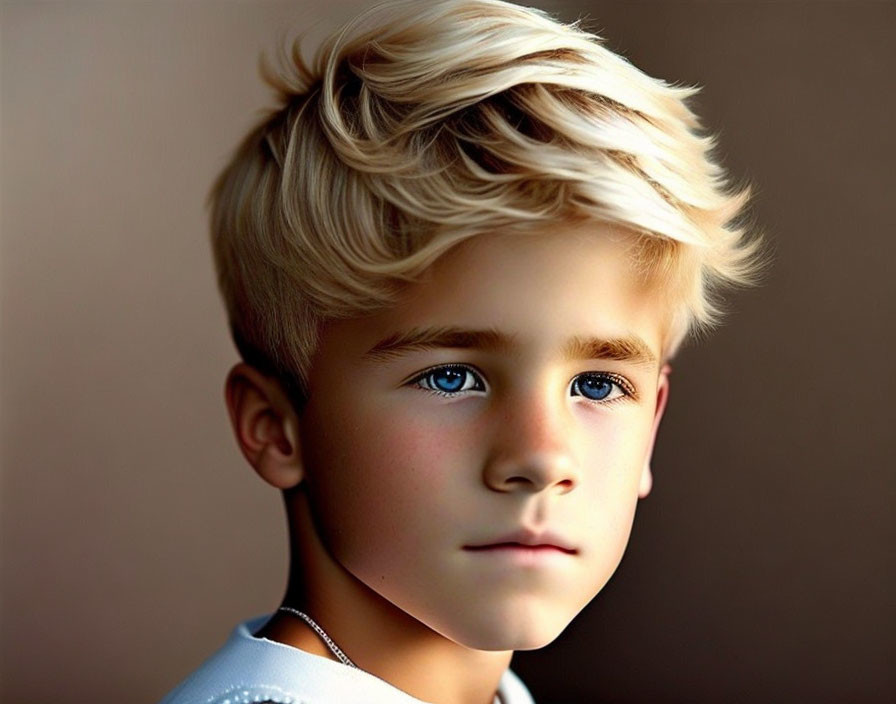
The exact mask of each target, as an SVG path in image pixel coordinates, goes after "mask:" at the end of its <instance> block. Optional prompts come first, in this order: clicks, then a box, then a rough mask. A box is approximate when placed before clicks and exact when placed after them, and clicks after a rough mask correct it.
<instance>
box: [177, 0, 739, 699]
mask: <svg viewBox="0 0 896 704" xmlns="http://www.w3.org/2000/svg"><path fill="white" fill-rule="evenodd" d="M285 63H287V64H289V65H288V66H284V67H283V69H282V71H281V72H280V74H279V75H276V74H275V73H274V72H273V71H271V70H270V69H267V70H266V71H265V73H266V77H267V78H268V80H269V81H270V82H271V83H272V85H274V86H275V88H276V89H277V90H278V91H279V93H280V98H281V107H280V108H279V109H277V110H276V111H274V112H272V113H271V114H270V115H269V116H267V117H266V118H265V119H264V120H263V121H262V122H261V124H259V125H258V126H257V127H256V128H255V129H254V130H253V131H252V132H251V133H250V134H249V135H248V137H247V138H246V139H245V141H244V142H243V143H242V145H241V146H240V147H239V149H238V150H237V153H236V155H235V156H234V158H233V159H232V161H231V162H230V164H229V165H228V166H227V167H226V169H225V170H224V172H223V173H222V174H221V176H220V177H219V179H218V181H217V183H216V185H215V187H214V189H213V193H212V199H211V204H212V240H213V247H214V254H215V262H216V266H217V270H218V274H219V282H220V287H221V290H222V293H223V296H224V300H225V302H226V305H227V309H228V313H229V319H230V323H231V329H232V333H233V337H234V340H235V342H236V344H237V347H238V348H239V351H240V354H241V356H242V358H243V362H242V363H240V364H238V365H236V366H235V367H234V368H233V370H232V371H231V372H230V374H229V376H228V379H227V382H226V401H227V406H228V409H229V412H230V417H231V420H232V423H233V428H234V433H235V436H236V439H237V442H238V444H239V446H240V448H241V450H242V452H243V454H244V455H245V456H246V459H247V460H248V461H249V463H250V464H251V465H252V466H253V467H254V468H255V470H256V471H257V473H258V474H259V475H260V476H261V477H262V479H264V480H265V481H266V482H268V483H269V484H271V485H273V486H274V487H276V488H278V489H280V490H281V491H282V493H283V498H284V502H285V505H286V511H287V515H288V519H289V527H290V539H291V570H290V578H289V583H288V585H287V588H286V594H285V597H284V599H283V604H282V606H281V608H280V609H279V610H278V611H276V612H275V613H274V614H273V615H270V616H265V617H262V618H258V619H254V620H251V621H248V622H245V623H243V624H240V625H239V626H238V627H237V629H236V630H235V631H234V633H233V634H232V636H231V638H230V640H229V641H228V642H227V643H226V644H225V646H224V647H223V648H222V649H221V650H220V651H218V652H217V653H216V654H215V655H214V656H212V658H211V659H210V660H208V661H207V662H206V663H205V664H204V665H203V666H202V667H201V668H200V669H199V670H197V671H196V672H195V673H193V675H191V676H190V677H189V678H188V679H187V680H186V681H185V682H184V683H182V684H181V685H180V687H178V688H177V689H176V690H174V691H173V692H172V693H171V694H170V695H169V696H168V697H167V698H166V699H165V700H164V701H165V702H166V704H185V703H187V702H197V703H198V702H237V701H240V702H241V701H262V700H264V701H273V702H307V703H308V704H313V703H317V702H361V703H363V704H376V703H378V702H383V703H386V702H395V703H399V702H405V703H408V704H409V703H412V702H418V703H419V702H433V703H437V704H491V703H492V702H502V703H503V704H523V703H525V702H531V701H532V700H531V698H530V696H529V694H528V692H527V690H526V689H525V687H524V686H523V685H522V683H521V682H520V681H519V680H518V679H517V678H516V677H515V676H514V675H513V673H512V672H511V671H510V670H509V669H508V665H509V663H510V659H511V656H512V654H513V651H514V650H516V649H533V648H539V647H542V646H544V645H546V644H548V643H550V642H551V641H552V640H554V639H555V638H556V637H557V636H558V635H559V634H560V633H561V632H562V631H563V629H564V628H565V627H566V626H567V624H568V623H569V622H570V621H571V620H572V618H573V617H574V616H575V615H576V614H577V613H578V612H579V611H580V610H581V609H582V608H583V607H584V606H585V605H586V604H587V603H588V602H589V601H590V600H591V599H592V598H593V597H594V596H595V595H596V594H597V593H598V592H599V591H600V589H601V588H602V587H603V585H604V584H605V583H606V581H607V580H608V579H609V577H610V576H611V574H612V573H613V571H614V570H615V569H616V566H617V565H618V563H619V560H620V559H621V557H622V553H623V550H624V548H625V544H626V542H627V540H628V535H629V531H630V529H631V524H632V520H633V517H634V511H635V505H636V503H637V500H638V498H639V497H644V496H646V495H647V494H648V492H649V491H650V488H651V473H650V465H649V463H650V455H651V451H652V447H653V441H654V438H655V436H656V432H657V427H658V425H659V422H660V419H661V418H662V415H663V410H664V408H665V405H666V400H667V398H668V392H669V366H668V360H669V359H670V358H671V357H672V355H673V354H674V353H675V352H676V351H677V349H678V347H679V345H680V344H681V342H682V340H683V338H684V337H685V335H686V334H687V332H688V331H689V330H692V329H693V328H694V327H696V326H701V325H703V326H705V325H706V324H708V323H709V322H710V321H711V320H712V319H713V317H714V314H715V312H716V311H715V308H714V307H713V305H712V301H711V300H710V298H709V293H710V292H711V290H712V289H713V288H714V287H716V286H718V285H719V284H723V283H731V282H744V281H746V280H747V279H748V277H749V275H750V272H751V271H752V269H753V262H754V260H755V256H754V255H755V252H756V244H755V240H752V241H746V240H745V238H744V232H743V230H742V229H739V228H737V227H734V226H732V225H731V222H732V219H733V218H734V217H735V216H736V215H737V214H738V213H739V212H740V210H741V208H742V206H743V204H744V203H745V201H746V199H747V194H746V193H745V192H740V193H731V192H730V191H729V190H728V189H727V188H726V187H725V185H724V178H723V174H722V172H721V169H720V168H719V167H718V166H717V165H715V164H714V163H713V162H712V161H711V159H710V157H709V153H708V150H709V148H710V147H711V145H712V140H711V139H709V138H707V137H705V136H700V135H698V134H697V133H696V130H697V128H698V123H697V121H696V118H695V117H694V115H693V114H692V113H691V111H690V110H689V109H688V108H687V106H686V105H685V103H684V100H685V99H686V98H688V97H689V96H690V95H692V94H693V93H694V92H695V90H694V89H685V88H676V87H671V86H669V85H667V84H665V83H662V82H661V81H658V80H655V79H652V78H649V77H648V76H646V75H644V74H643V73H641V72H640V71H638V70H637V69H636V68H634V67H633V66H631V65H630V64H629V63H627V62H626V61H624V60H623V59H621V58H619V57H618V56H616V55H614V54H612V53H611V52H609V51H607V50H606V49H604V48H603V47H602V46H601V45H600V43H599V41H598V40H597V38H596V37H594V36H592V35H590V34H587V33H585V32H583V31H582V30H580V29H579V28H577V27H575V26H565V25H562V24H559V23H557V22H555V21H553V20H552V19H550V18H549V17H547V16H546V15H544V14H542V13H540V12H539V11H536V10H530V9H525V8H521V7H517V6H515V5H511V4H509V3H505V2H501V1H500V0H444V1H439V2H427V3H419V2H407V1H405V2H399V3H389V4H387V5H385V6H382V7H378V8H375V9H374V10H373V11H372V12H370V13H368V14H367V15H365V16H364V17H362V18H361V19H360V20H358V21H357V22H356V23H354V24H352V25H350V26H349V27H347V28H346V29H345V30H343V31H342V32H340V33H337V34H336V35H334V37H332V38H331V39H330V40H328V42H326V43H325V44H324V46H323V47H322V48H321V50H320V51H319V53H318V56H317V59H316V62H315V64H314V66H313V67H312V68H308V67H306V66H305V65H304V64H303V63H302V60H301V58H300V56H299V52H298V50H297V49H296V50H294V51H293V55H292V57H291V59H290V60H288V61H286V62H285Z"/></svg>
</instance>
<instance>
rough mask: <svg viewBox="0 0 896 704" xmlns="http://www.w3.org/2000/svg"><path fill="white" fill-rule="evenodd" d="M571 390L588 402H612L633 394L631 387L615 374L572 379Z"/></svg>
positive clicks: (591, 375)
mask: <svg viewBox="0 0 896 704" xmlns="http://www.w3.org/2000/svg"><path fill="white" fill-rule="evenodd" d="M572 389H573V392H575V394H576V395H579V396H584V397H585V398H587V399H588V400H589V401H612V400H614V399H617V398H621V397H622V396H632V395H633V394H634V390H633V389H632V388H631V386H630V385H629V384H628V383H627V382H626V381H625V380H624V379H623V378H622V377H617V376H616V375H615V374H582V375H580V376H577V377H576V378H575V379H573V382H572Z"/></svg>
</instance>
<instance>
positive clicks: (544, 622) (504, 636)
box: [443, 614, 575, 651]
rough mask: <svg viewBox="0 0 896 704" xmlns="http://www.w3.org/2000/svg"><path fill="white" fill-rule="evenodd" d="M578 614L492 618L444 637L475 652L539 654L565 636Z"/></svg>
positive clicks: (485, 618) (517, 615) (494, 616)
mask: <svg viewBox="0 0 896 704" xmlns="http://www.w3.org/2000/svg"><path fill="white" fill-rule="evenodd" d="M574 617H575V614H566V615H565V617H561V616H559V615H558V614H537V615H535V616H533V615H532V614H516V615H513V614H508V615H506V616H503V617H500V616H498V615H496V614H490V615H487V616H485V617H483V618H482V619H481V620H479V621H478V622H477V623H470V624H467V626H468V627H467V628H463V630H462V631H460V630H456V631H455V632H454V633H443V635H447V636H448V637H449V638H451V640H453V641H455V642H456V643H459V644H461V645H464V646H466V647H467V648H472V649H475V650H490V651H495V650H501V651H507V650H538V649H539V648H543V647H545V646H546V645H549V644H550V643H552V642H553V641H554V640H556V639H557V637H558V636H559V635H560V634H561V633H563V631H564V630H565V629H566V627H567V626H568V625H569V624H570V622H571V621H572V619H573V618H574Z"/></svg>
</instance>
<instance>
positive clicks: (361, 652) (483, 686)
mask: <svg viewBox="0 0 896 704" xmlns="http://www.w3.org/2000/svg"><path fill="white" fill-rule="evenodd" d="M286 501H287V511H288V513H289V514H290V542H291V548H292V549H291V553H292V558H291V559H292V562H291V565H290V578H289V585H288V587H287V592H286V596H285V598H284V605H285V606H291V607H294V608H298V609H300V610H302V611H304V612H305V613H307V614H308V615H309V616H311V618H313V619H314V620H315V621H316V622H317V623H318V624H319V625H320V626H321V627H322V628H323V629H324V630H325V631H326V632H327V634H328V635H329V636H330V638H332V639H333V640H334V641H335V642H336V644H337V645H338V646H339V647H340V648H341V649H342V650H343V651H344V652H345V654H346V655H347V656H348V657H349V658H351V660H352V661H353V662H354V663H355V664H356V665H357V666H358V667H359V668H361V669H362V670H365V671H367V672H369V673H371V674H373V675H376V676H377V677H379V678H380V679H383V680H385V681H387V682H389V683H390V684H392V685H393V686H395V687H397V688H398V689H401V690H403V691H404V692H406V693H408V694H410V695H411V696H413V697H416V698H417V699H421V700H423V701H426V702H432V704H492V701H493V700H494V696H495V691H496V690H497V687H498V682H499V680H500V679H501V675H502V674H503V673H504V671H505V670H506V669H507V667H508V665H509V664H510V658H511V656H512V654H513V653H512V651H484V650H475V649H472V648H467V647H465V646H463V645H459V644H458V643H455V642H454V641H452V640H449V639H448V638H445V637H444V636H442V635H440V634H439V633H437V632H435V631H434V630H432V629H431V628H429V627H428V626H426V625H425V624H423V623H421V622H420V621H418V620H417V619H415V618H414V617H413V616H411V615H409V614H408V613H406V612H405V611H403V610H402V609H400V608H398V607H397V606H395V605H394V604H392V603H391V602H389V601H388V600H386V599H384V598H383V597H382V596H380V595H379V594H377V593H376V592H375V591H374V590H372V589H370V588H369V587H368V586H367V585H365V584H364V583H362V582H361V581H359V580H358V579H356V578H355V577H354V576H353V575H351V574H350V573H349V572H348V571H346V570H345V568H344V567H342V566H341V565H340V564H339V563H338V562H337V561H336V560H335V559H334V558H333V557H332V555H330V553H329V551H328V550H327V549H326V547H325V546H324V545H323V544H322V542H321V541H320V539H319V536H318V533H317V531H316V530H315V529H314V525H313V521H312V520H311V516H310V511H309V510H308V505H307V500H306V498H305V494H304V492H298V491H297V492H294V493H292V494H289V495H287V496H286ZM259 635H263V636H264V637H266V638H270V639H272V640H277V641H279V642H282V643H286V644H287V645H292V646H293V647H297V648H300V649H302V650H306V651H308V652H312V653H314V654H316V655H322V656H324V657H328V658H331V659H335V656H334V655H333V654H332V653H331V652H330V650H329V649H328V648H327V646H326V645H325V644H324V642H323V641H322V640H321V639H320V637H319V636H318V635H317V634H316V633H315V632H314V631H312V630H311V628H310V627H309V626H308V625H307V624H306V623H305V622H304V621H302V620H301V619H300V618H298V617H296V616H294V615H291V614H288V613H284V612H279V613H277V614H275V616H274V618H273V619H271V621H270V622H269V623H268V624H267V625H266V626H265V628H264V629H263V630H262V631H261V632H260V633H259Z"/></svg>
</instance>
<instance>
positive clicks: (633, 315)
mask: <svg viewBox="0 0 896 704" xmlns="http://www.w3.org/2000/svg"><path fill="white" fill-rule="evenodd" d="M630 243H631V240H630V239H629V237H628V236H625V235H622V234H620V233H618V232H616V233H613V232H611V231H610V230H609V229H608V228H602V227H600V226H596V225H591V226H590V227H589V229H588V230H584V229H582V228H578V229H573V228H571V227H555V228H552V229H550V231H547V232H544V233H539V235H538V236H527V235H520V234H514V235H508V234H503V235H499V234H494V235H487V236H482V237H479V238H474V239H473V240H470V241H468V242H466V243H464V244H462V245H460V246H459V247H457V248H455V249H454V250H453V251H452V252H450V253H449V254H447V255H445V256H444V257H442V258H441V259H440V260H438V261H437V263H436V264H435V265H434V266H433V267H432V268H431V269H430V270H429V272H428V276H427V279H426V280H425V281H424V282H422V283H421V284H418V285H415V286H414V287H412V288H409V289H408V290H407V291H406V292H405V293H404V294H403V296H402V299H401V301H400V304H399V305H398V306H396V307H394V308H392V309H389V310H387V311H384V312H381V313H377V314H375V315H373V316H370V317H366V318H358V319H352V320H346V321H337V322H334V323H332V324H331V325H329V326H328V327H327V328H326V329H325V330H324V332H323V336H322V339H321V344H320V347H319V350H318V352H317V354H316V355H315V358H314V360H313V363H312V367H311V374H310V388H309V390H310V400H309V403H308V405H307V407H306V409H305V412H304V414H303V416H302V418H301V421H300V429H301V439H300V441H301V443H302V456H303V462H304V470H305V481H306V482H307V491H308V495H309V499H310V501H311V505H312V507H313V511H314V515H315V522H316V526H317V529H318V531H319V533H320V537H321V539H322V540H323V543H324V545H325V546H326V547H327V550H328V551H329V553H330V554H331V556H332V557H333V559H334V560H335V561H336V562H337V563H338V564H339V565H340V566H341V567H342V568H344V569H345V570H347V571H348V572H349V573H351V574H352V575H354V577H356V578H357V579H359V580H360V581H362V582H363V583H364V584H366V585H367V586H368V587H369V588H370V589H372V590H374V591H375V592H377V593H378V594H379V595H381V596H382V597H384V598H385V599H387V600H388V601H390V602H391V603H393V604H394V605H396V606H397V607H399V608H400V609H402V610H403V611H405V612H407V613H408V614H410V615H411V616H413V617H414V618H416V619H417V620H418V621H420V622H422V623H424V624H425V625H427V626H428V627H429V628H431V629H433V630H434V631H436V632H438V633H440V634H442V635H443V636H445V637H447V638H449V639H451V640H453V641H455V642H457V643H460V644H462V645H465V646H467V647H471V648H476V649H482V650H517V649H531V648H537V647H541V646H543V645H545V644H547V643H549V642H550V641H552V640H553V639H554V638H556V637H557V635H559V633H560V632H561V631H562V630H563V629H564V628H565V627H566V625H567V624H568V623H569V622H570V621H571V620H572V618H573V617H574V616H575V615H576V614H577V613H578V612H579V611H580V610H581V609H582V608H583V607H584V606H585V605H586V604H587V603H588V602H589V601H590V600H591V599H592V598H593V597H594V595H595V594H597V593H598V591H600V589H601V588H602V587H603V585H604V584H605V583H606V581H607V580H608V579H609V578H610V575H611V574H612V573H613V571H614V570H615V569H616V567H617V565H618V563H619V560H620V559H621V557H622V553H623V550H624V548H625V545H626V542H627V540H628V537H629V532H630V530H631V524H632V519H633V517H634V513H635V505H636V503H637V499H638V496H639V494H640V495H646V493H647V492H648V491H649V489H650V472H649V469H648V462H649V459H650V453H651V449H652V444H653V438H654V435H655V432H656V427H657V424H658V422H659V418H660V416H661V415H662V410H663V406H664V404H665V395H666V390H667V383H668V382H667V378H666V374H665V372H664V371H661V369H660V349H661V340H662V334H663V330H664V327H663V326H664V323H665V316H664V310H665V308H664V306H663V305H662V303H661V302H660V301H659V300H658V299H657V297H656V296H655V294H653V293H652V292H651V291H650V290H648V289H646V288H645V287H644V286H643V284H640V283H639V281H638V278H637V277H636V276H635V275H634V274H633V273H632V270H631V269H630V266H629V263H628V260H627V258H626V250H627V247H628V246H629V245H630ZM420 331H430V332H433V331H435V332H437V333H438V332H441V333H444V332H446V331H453V338H452V339H443V340H442V342H441V343H437V344H436V346H431V345H428V344H419V345H411V346H409V347H397V348H396V347H395V346H394V344H392V343H395V342H397V341H400V339H401V338H404V337H405V336H407V335H410V334H412V333H419V332H420ZM470 332H472V333H475V334H467V333H470ZM449 337H450V336H449ZM378 345H379V347H380V349H379V350H375V349H374V348H376V347H377V346H378ZM444 345H447V346H444ZM371 350H374V351H373V352H371ZM547 534H550V535H547ZM527 540H528V541H529V542H532V543H536V544H539V545H541V547H533V546H529V547H523V546H522V545H521V544H520V542H526V541H527ZM551 546H553V547H551Z"/></svg>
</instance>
